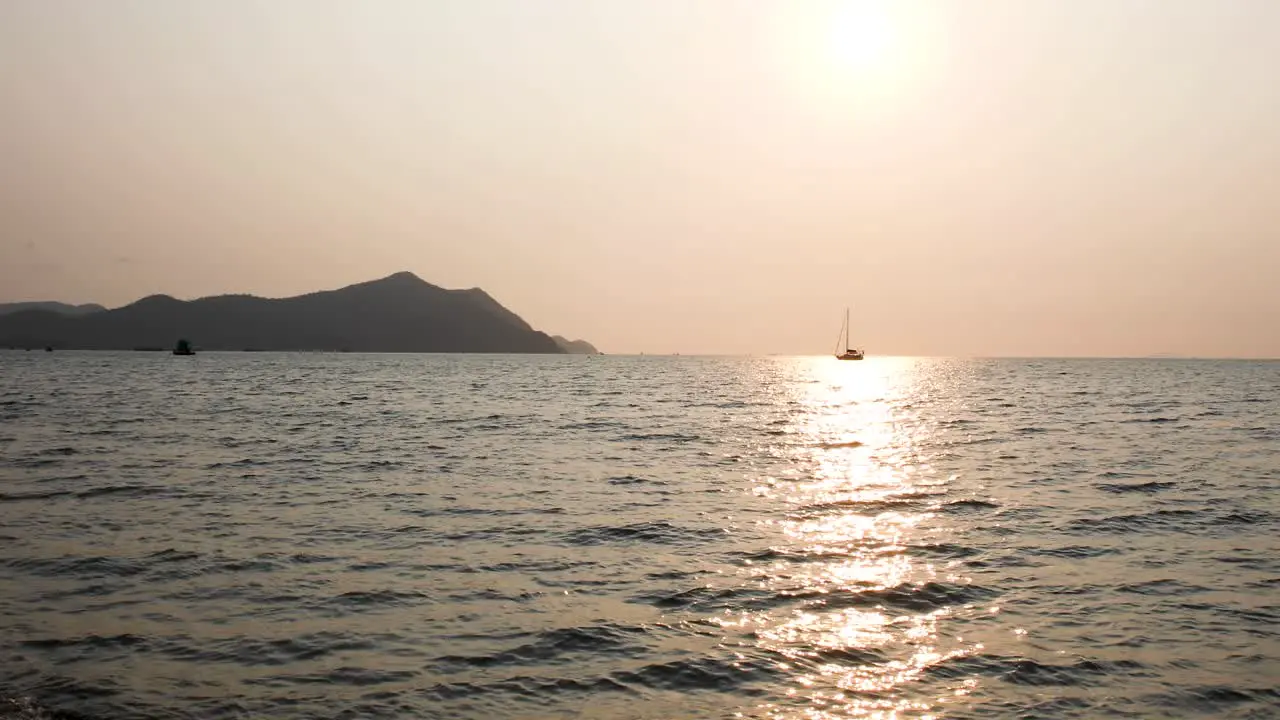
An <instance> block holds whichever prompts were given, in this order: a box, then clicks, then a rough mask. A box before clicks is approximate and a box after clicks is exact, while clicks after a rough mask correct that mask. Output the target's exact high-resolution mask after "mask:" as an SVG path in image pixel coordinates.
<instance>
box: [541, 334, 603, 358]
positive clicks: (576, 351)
mask: <svg viewBox="0 0 1280 720" xmlns="http://www.w3.org/2000/svg"><path fill="white" fill-rule="evenodd" d="M551 339H552V340H555V341H556V345H559V346H560V349H561V350H563V351H564V352H566V353H569V354H570V355H599V354H600V351H599V350H597V349H596V348H595V346H594V345H592V344H591V343H589V342H587V341H586V340H570V339H568V338H564V337H561V336H559V335H552V336H551Z"/></svg>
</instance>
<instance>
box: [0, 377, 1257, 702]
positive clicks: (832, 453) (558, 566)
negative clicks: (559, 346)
mask: <svg viewBox="0 0 1280 720" xmlns="http://www.w3.org/2000/svg"><path fill="white" fill-rule="evenodd" d="M1278 451H1280V363H1266V362H1216V361H1136V360H1129V361H1105V360H946V359H897V358H871V359H868V360H867V361H865V362H862V363H847V362H846V363H841V362H837V361H835V360H834V359H829V358H782V357H776V358H775V357H771V358H754V359H751V358H694V357H671V358H667V357H633V358H626V357H612V356H609V357H527V356H524V357H505V356H359V355H320V354H299V355H273V354H212V353H210V354H202V355H199V356H197V357H194V358H174V357H172V356H170V355H167V354H146V353H138V354H110V353H54V354H47V353H5V354H0V698H3V699H0V717H77V718H79V717H83V718H102V719H117V718H241V717H245V718H248V717H252V718H260V717H272V718H384V717H385V718H400V717H406V718H407V717H421V718H464V719H473V718H474V719H485V720H488V719H490V718H578V717H583V718H586V717H590V718H609V719H617V718H629V719H641V718H645V719H648V718H677V717H680V718H686V717H687V718H737V717H744V718H771V719H779V720H780V719H784V718H785V719H796V720H800V719H804V720H819V719H826V718H860V717H901V718H915V717H920V718H924V717H937V718H1004V717H1011V718H1012V717H1046V718H1048V717H1052V718H1098V717H1134V718H1138V717H1141V718H1159V717H1218V718H1274V717H1280V489H1278V488H1280V452H1278Z"/></svg>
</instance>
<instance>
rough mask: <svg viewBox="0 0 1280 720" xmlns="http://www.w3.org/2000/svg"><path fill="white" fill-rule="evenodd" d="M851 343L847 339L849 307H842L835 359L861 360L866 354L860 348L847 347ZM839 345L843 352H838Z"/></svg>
mask: <svg viewBox="0 0 1280 720" xmlns="http://www.w3.org/2000/svg"><path fill="white" fill-rule="evenodd" d="M852 344H853V343H852V342H851V341H850V340H849V308H845V309H844V326H843V327H841V328H840V337H839V338H837V339H836V359H837V360H861V359H863V358H865V357H866V356H867V354H866V353H865V352H863V351H862V350H861V349H855V348H851V347H849V346H850V345H852ZM841 346H843V347H844V352H840V348H841Z"/></svg>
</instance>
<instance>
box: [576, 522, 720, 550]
mask: <svg viewBox="0 0 1280 720" xmlns="http://www.w3.org/2000/svg"><path fill="white" fill-rule="evenodd" d="M724 535H725V530H723V529H721V528H689V527H681V526H679V525H674V524H672V523H669V522H667V521H665V520H658V521H651V522H640V523H634V524H631V525H601V526H597V527H589V528H582V529H580V530H574V531H572V532H569V533H567V534H565V536H564V541H565V542H567V543H569V544H570V545H599V544H601V543H615V542H642V543H654V544H657V545H685V544H689V543H704V542H707V541H709V540H712V539H715V538H720V537H723V536H724Z"/></svg>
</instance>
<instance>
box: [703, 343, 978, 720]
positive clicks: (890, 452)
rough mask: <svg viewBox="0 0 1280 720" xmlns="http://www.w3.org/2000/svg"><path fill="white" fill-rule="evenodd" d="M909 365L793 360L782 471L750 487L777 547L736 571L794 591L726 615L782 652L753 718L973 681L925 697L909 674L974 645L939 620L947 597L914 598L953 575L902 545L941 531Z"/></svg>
mask: <svg viewBox="0 0 1280 720" xmlns="http://www.w3.org/2000/svg"><path fill="white" fill-rule="evenodd" d="M920 362H921V361H917V360H895V359H883V360H874V361H867V362H864V363H858V364H850V363H841V362H838V361H834V360H827V359H825V358H824V359H821V360H814V361H813V362H812V364H811V365H810V366H809V367H807V368H806V371H807V372H808V373H809V382H807V383H805V384H804V385H803V388H804V389H803V390H802V391H800V396H799V397H798V398H797V399H798V400H799V401H800V405H801V407H802V411H801V412H799V413H797V415H796V421H795V423H794V425H793V427H792V428H791V432H790V433H789V434H788V435H787V446H786V452H788V453H790V457H789V459H790V460H791V461H792V462H791V465H792V470H793V471H792V472H791V473H789V476H788V477H783V478H766V479H764V480H763V481H762V482H761V483H760V484H759V485H757V487H756V494H757V495H759V496H763V497H767V498H769V499H771V500H774V501H776V502H777V506H778V507H777V512H776V514H775V515H774V517H773V518H772V519H771V520H768V521H766V523H767V524H769V525H772V526H773V527H774V529H775V530H776V531H777V537H778V538H779V542H780V545H781V546H782V550H783V551H784V552H783V553H782V557H781V558H780V559H777V560H775V561H773V562H770V563H763V564H756V565H751V566H749V567H747V569H746V570H745V572H746V573H747V574H748V575H749V576H750V577H751V578H752V580H753V581H754V582H755V583H758V584H759V585H761V586H763V587H766V588H768V589H769V590H772V591H774V592H775V593H777V594H779V595H780V596H786V597H801V598H804V599H805V602H803V603H801V604H799V605H792V606H790V607H789V608H788V609H787V610H786V611H784V612H775V613H766V612H761V613H757V614H755V615H751V614H749V613H748V614H744V615H743V616H741V617H739V618H737V619H735V620H732V622H733V623H735V624H738V625H740V626H750V627H751V628H752V631H753V633H754V634H753V637H754V638H755V642H756V644H757V645H758V646H759V647H760V648H761V649H762V650H766V651H768V652H771V653H773V654H775V655H777V656H781V657H783V658H785V659H786V660H785V661H784V663H783V665H785V667H782V669H783V670H785V672H786V674H787V676H788V678H789V686H788V687H787V688H786V689H785V691H784V692H785V695H786V696H787V701H786V702H782V703H776V704H769V705H766V706H762V707H761V708H758V709H759V710H760V711H762V712H764V713H765V716H766V717H770V718H779V719H781V718H854V717H878V718H892V717H908V716H909V717H932V715H931V714H930V713H934V712H937V711H938V709H939V706H941V705H943V704H945V703H946V702H948V701H950V700H953V699H954V698H956V697H961V696H963V695H965V694H967V693H969V692H971V691H972V690H973V684H972V681H969V680H956V681H954V682H951V683H946V684H945V687H943V686H941V685H939V684H937V683H936V682H935V684H933V685H931V686H930V690H931V692H932V696H930V694H929V693H926V692H925V691H924V689H923V688H922V687H921V686H922V685H923V683H921V682H920V681H921V679H922V676H924V675H925V674H926V673H928V672H929V670H930V669H931V668H933V667H935V666H937V665H939V664H940V663H944V662H947V661H948V660H951V659H953V658H957V657H961V656H963V655H966V654H969V653H971V652H973V651H975V650H976V649H978V648H977V646H966V645H964V644H963V643H961V642H960V639H959V638H957V637H952V636H951V635H950V634H949V633H946V632H943V631H942V630H941V629H940V624H944V625H945V623H946V621H947V619H948V618H949V617H951V615H952V614H953V612H954V610H953V608H952V607H949V606H946V605H945V603H936V602H930V600H929V598H928V597H921V596H920V593H921V592H923V590H922V588H925V585H926V583H931V582H936V581H939V580H941V579H945V580H947V581H952V580H954V579H955V578H951V577H947V578H940V577H939V576H940V574H941V573H943V572H945V568H944V569H941V570H940V569H939V568H938V567H937V566H936V565H935V564H934V563H933V562H929V561H927V560H926V559H922V558H921V557H918V556H916V555H913V554H912V552H911V549H912V547H913V546H918V545H920V544H923V543H926V542H927V540H926V538H928V537H930V536H932V535H933V534H935V533H938V532H945V527H943V521H942V519H940V517H939V514H938V513H936V512H934V509H935V508H936V506H937V503H936V502H931V501H935V500H937V499H938V498H940V496H942V495H945V493H946V484H947V483H946V480H941V481H940V480H939V479H938V478H936V477H934V475H933V470H932V468H931V467H930V466H929V464H928V458H927V457H925V456H923V454H922V452H921V450H920V446H921V444H922V440H924V439H925V438H927V437H928V435H929V433H930V432H932V430H931V428H930V427H929V425H928V423H927V422H924V421H923V420H922V419H921V418H920V417H918V415H917V413H916V412H915V411H914V410H913V408H912V402H913V398H915V397H917V394H918V392H919V391H920V389H919V388H918V387H917V385H918V383H919V381H920V377H919V375H920V372H921V370H920V365H919V364H920ZM939 605H941V606H939ZM726 621H728V620H727V619H726Z"/></svg>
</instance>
